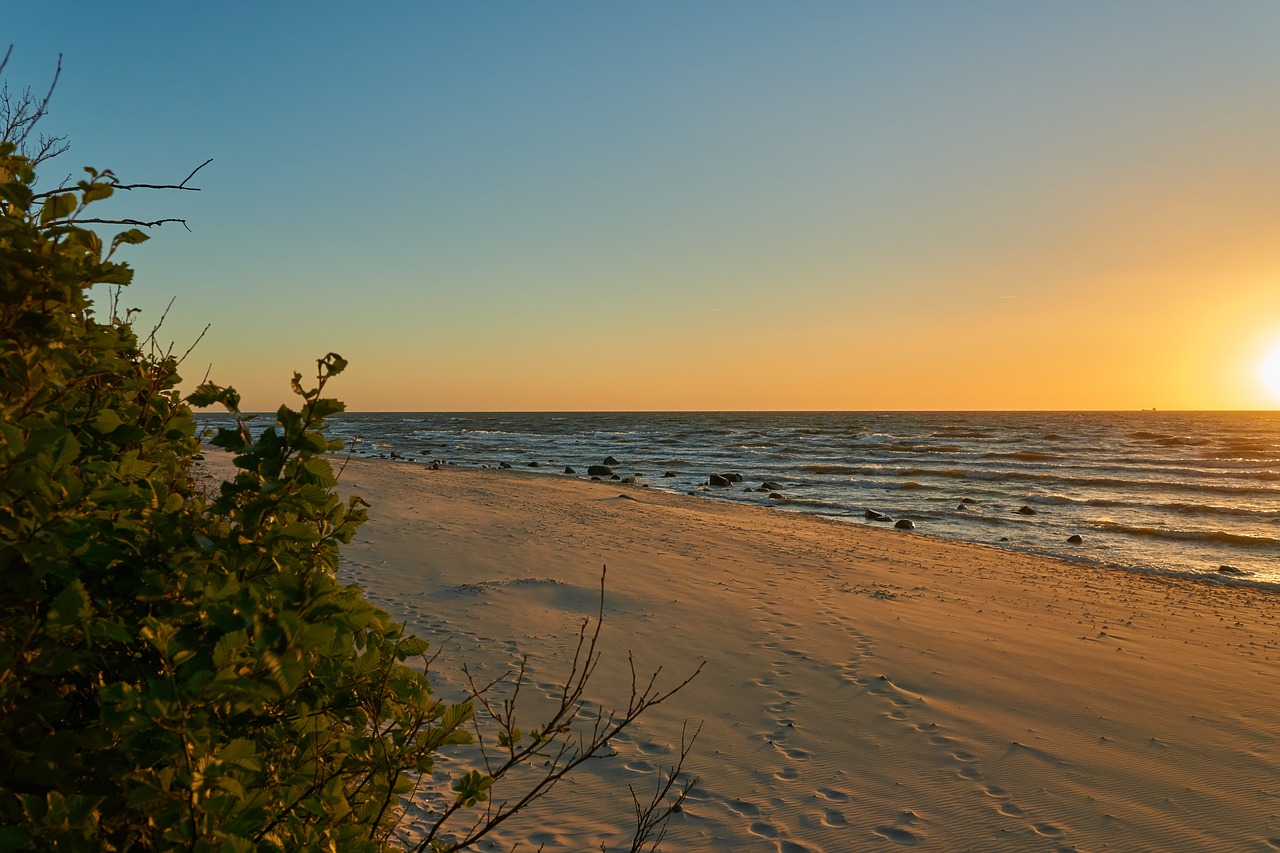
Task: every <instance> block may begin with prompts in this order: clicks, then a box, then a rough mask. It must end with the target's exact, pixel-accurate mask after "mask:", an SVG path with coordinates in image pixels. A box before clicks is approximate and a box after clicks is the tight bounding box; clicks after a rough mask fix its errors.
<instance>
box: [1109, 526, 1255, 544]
mask: <svg viewBox="0 0 1280 853" xmlns="http://www.w3.org/2000/svg"><path fill="white" fill-rule="evenodd" d="M1096 526H1097V527H1099V528H1101V529H1102V530H1107V531H1110V532H1111V533H1123V534H1125V535H1127V536H1150V537H1153V538H1156V539H1176V540H1179V541H1184V542H1221V543H1224V544H1227V545H1244V546H1247V547H1255V548H1261V547H1268V546H1274V545H1280V539H1276V538H1274V537H1271V536H1250V535H1248V534H1247V533H1228V532H1227V531H1225V530H1170V529H1169V528H1166V527H1138V526H1134V525H1129V524H1123V523H1121V522H1118V521H1100V522H1096Z"/></svg>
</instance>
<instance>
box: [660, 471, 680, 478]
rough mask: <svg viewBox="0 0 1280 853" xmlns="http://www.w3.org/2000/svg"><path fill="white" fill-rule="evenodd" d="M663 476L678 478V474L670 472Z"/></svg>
mask: <svg viewBox="0 0 1280 853" xmlns="http://www.w3.org/2000/svg"><path fill="white" fill-rule="evenodd" d="M662 476H664V477H675V476H677V474H676V472H675V471H668V472H667V473H665V474H663V475H662Z"/></svg>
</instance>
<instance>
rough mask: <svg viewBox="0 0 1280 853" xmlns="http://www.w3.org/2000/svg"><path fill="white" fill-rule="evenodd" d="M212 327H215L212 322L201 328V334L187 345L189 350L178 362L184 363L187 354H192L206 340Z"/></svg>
mask: <svg viewBox="0 0 1280 853" xmlns="http://www.w3.org/2000/svg"><path fill="white" fill-rule="evenodd" d="M166 310H167V309H166ZM211 328H213V324H212V323H206V324H205V327H204V328H203V329H201V330H200V334H199V335H196V339H195V340H194V341H192V342H191V346H189V347H187V351H186V352H184V353H183V354H182V358H180V359H178V364H182V362H184V361H186V360H187V356H189V355H191V351H192V350H194V349H195V348H196V347H197V346H198V345H199V344H200V342H201V341H202V340H204V336H205V335H206V334H207V333H208V331H209V330H210V329H211Z"/></svg>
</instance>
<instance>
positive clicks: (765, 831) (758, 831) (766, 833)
mask: <svg viewBox="0 0 1280 853" xmlns="http://www.w3.org/2000/svg"><path fill="white" fill-rule="evenodd" d="M748 831H749V832H750V833H751V834H752V835H758V836H760V837H761V838H777V837H778V827H776V826H774V825H773V824H771V823H765V822H764V821H757V822H756V823H753V824H751V826H750V827H748Z"/></svg>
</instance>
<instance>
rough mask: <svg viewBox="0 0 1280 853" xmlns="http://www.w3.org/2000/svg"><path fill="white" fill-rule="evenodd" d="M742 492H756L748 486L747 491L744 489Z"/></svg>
mask: <svg viewBox="0 0 1280 853" xmlns="http://www.w3.org/2000/svg"><path fill="white" fill-rule="evenodd" d="M742 491H744V492H754V491H755V489H753V488H751V487H750V486H747V487H746V488H745V489H743V490H742Z"/></svg>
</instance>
